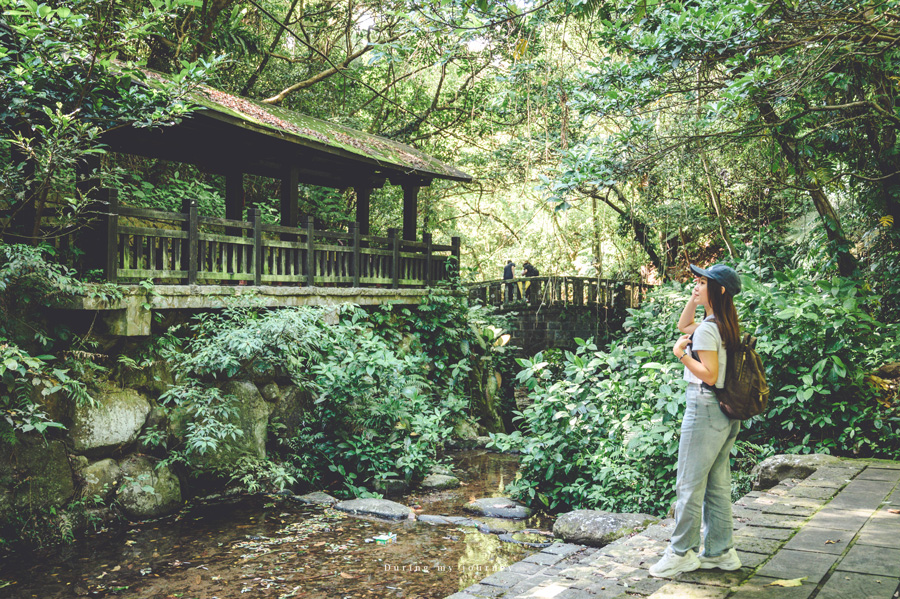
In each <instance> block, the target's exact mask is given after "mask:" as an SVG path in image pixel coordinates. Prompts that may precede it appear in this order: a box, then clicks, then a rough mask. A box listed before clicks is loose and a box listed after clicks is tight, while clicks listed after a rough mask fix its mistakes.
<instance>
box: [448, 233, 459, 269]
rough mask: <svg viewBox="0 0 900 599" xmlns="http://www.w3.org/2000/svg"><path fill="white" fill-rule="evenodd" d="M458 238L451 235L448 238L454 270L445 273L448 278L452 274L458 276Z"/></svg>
mask: <svg viewBox="0 0 900 599" xmlns="http://www.w3.org/2000/svg"><path fill="white" fill-rule="evenodd" d="M459 249H460V240H459V237H451V238H450V256H451V257H452V259H451V262H452V263H453V267H454V269H455V272H449V273H447V274H448V275H449V276H448V277H447V278H448V279H452V278H453V276H454V275H455V276H457V277H458V276H459V254H460V251H459Z"/></svg>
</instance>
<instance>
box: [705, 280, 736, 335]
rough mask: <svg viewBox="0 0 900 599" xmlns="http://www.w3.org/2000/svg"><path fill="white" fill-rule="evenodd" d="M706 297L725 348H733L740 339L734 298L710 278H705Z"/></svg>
mask: <svg viewBox="0 0 900 599" xmlns="http://www.w3.org/2000/svg"><path fill="white" fill-rule="evenodd" d="M706 297H707V299H708V301H709V307H710V309H711V310H712V313H713V314H715V316H716V325H718V327H719V335H721V336H722V343H723V344H724V345H725V348H726V349H734V348H736V347H737V346H738V344H739V343H740V341H741V325H740V323H739V322H738V315H737V310H736V309H735V307H734V299H733V298H732V297H731V294H730V293H728V292H727V291H723V289H722V286H721V285H720V284H719V283H718V282H717V281H714V280H712V279H710V278H707V279H706Z"/></svg>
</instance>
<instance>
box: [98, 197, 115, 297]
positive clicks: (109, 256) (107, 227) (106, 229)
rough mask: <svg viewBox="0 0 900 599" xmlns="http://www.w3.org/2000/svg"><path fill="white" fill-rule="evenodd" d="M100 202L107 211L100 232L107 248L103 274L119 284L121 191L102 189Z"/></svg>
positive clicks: (110, 280)
mask: <svg viewBox="0 0 900 599" xmlns="http://www.w3.org/2000/svg"><path fill="white" fill-rule="evenodd" d="M98 199H99V200H100V202H105V203H106V207H107V211H106V213H105V214H104V215H103V217H102V218H101V223H102V224H101V227H100V232H101V235H102V237H101V238H102V240H103V245H105V246H106V261H105V263H104V265H103V274H105V275H106V280H107V281H109V282H110V283H117V282H118V280H119V279H118V264H119V191H118V190H116V189H101V190H100V192H99V194H98Z"/></svg>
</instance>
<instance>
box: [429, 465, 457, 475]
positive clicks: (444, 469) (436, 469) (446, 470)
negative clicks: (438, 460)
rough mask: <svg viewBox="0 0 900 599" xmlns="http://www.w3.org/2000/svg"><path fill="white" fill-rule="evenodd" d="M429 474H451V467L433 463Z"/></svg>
mask: <svg viewBox="0 0 900 599" xmlns="http://www.w3.org/2000/svg"><path fill="white" fill-rule="evenodd" d="M431 474H443V475H444V476H453V468H451V467H450V466H444V465H443V464H435V465H434V466H432V467H431Z"/></svg>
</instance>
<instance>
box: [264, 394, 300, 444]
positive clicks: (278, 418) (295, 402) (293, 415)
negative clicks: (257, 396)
mask: <svg viewBox="0 0 900 599" xmlns="http://www.w3.org/2000/svg"><path fill="white" fill-rule="evenodd" d="M265 390H266V389H264V391H265ZM265 395H266V394H265V393H263V396H265ZM311 404H312V397H311V395H310V393H309V391H305V390H303V389H300V388H299V387H296V386H294V385H289V386H286V387H285V388H283V389H281V393H280V394H279V396H278V398H277V402H276V403H275V407H274V409H273V410H272V413H271V414H270V415H269V420H270V422H271V423H272V424H273V425H274V424H277V425H278V426H273V429H274V430H275V431H276V432H275V434H276V435H278V436H279V437H285V438H286V437H291V436H293V434H294V433H295V432H296V431H297V429H298V428H300V426H301V425H302V423H303V421H304V420H305V419H306V417H307V416H306V415H307V413H308V412H309V406H310V405H311ZM282 427H283V428H282Z"/></svg>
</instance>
